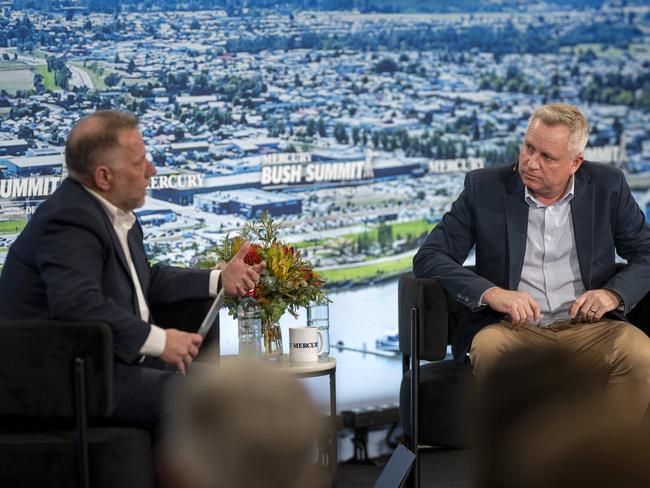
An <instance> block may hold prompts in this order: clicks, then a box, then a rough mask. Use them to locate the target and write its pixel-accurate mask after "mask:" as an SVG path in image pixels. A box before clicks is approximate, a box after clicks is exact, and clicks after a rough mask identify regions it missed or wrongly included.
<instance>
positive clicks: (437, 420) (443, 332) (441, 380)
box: [398, 265, 650, 486]
mask: <svg viewBox="0 0 650 488" xmlns="http://www.w3.org/2000/svg"><path fill="white" fill-rule="evenodd" d="M621 266H622V265H621ZM462 306H463V305H461V304H460V303H458V302H456V301H455V300H453V299H451V298H450V297H449V296H448V295H447V293H446V292H445V290H444V288H442V286H440V284H439V283H437V282H436V281H434V280H431V279H426V278H416V277H415V276H414V275H413V273H405V274H403V275H402V276H401V277H400V280H399V285H398V315H399V348H400V351H401V352H402V358H403V359H402V361H403V363H402V365H403V372H404V377H403V379H402V384H401V388H400V418H401V422H402V426H403V428H404V432H405V434H406V436H407V438H408V439H409V443H410V446H409V447H410V448H411V450H412V451H413V452H414V453H415V454H416V456H417V457H416V464H415V468H414V470H413V472H414V478H413V481H414V484H415V486H419V462H418V461H419V449H420V448H421V447H423V446H443V447H450V448H466V447H471V446H472V445H473V440H472V438H471V437H472V436H471V432H472V428H471V426H469V425H467V421H468V419H469V418H470V416H469V415H468V409H469V408H471V407H472V404H473V403H472V402H473V400H474V394H475V389H476V388H475V383H474V377H473V375H472V369H471V366H470V365H469V362H468V363H466V364H458V363H456V362H455V361H454V360H453V359H451V357H448V355H447V352H446V351H447V345H448V344H449V342H450V341H451V339H452V338H453V336H454V334H455V332H456V328H457V327H458V316H459V311H460V308H461V307H462ZM628 320H629V321H630V322H631V323H632V324H634V325H636V326H637V327H639V328H640V329H642V330H643V331H644V332H645V333H646V334H649V332H650V294H648V295H646V297H645V298H644V299H643V300H642V301H641V302H639V303H638V304H637V306H636V307H635V308H634V309H633V310H632V311H631V312H630V314H629V315H628ZM649 335H650V334H649ZM421 360H425V361H432V362H428V363H425V364H420V361H421ZM412 378H413V380H414V382H413V383H414V384H415V385H416V387H415V388H411V379H412Z"/></svg>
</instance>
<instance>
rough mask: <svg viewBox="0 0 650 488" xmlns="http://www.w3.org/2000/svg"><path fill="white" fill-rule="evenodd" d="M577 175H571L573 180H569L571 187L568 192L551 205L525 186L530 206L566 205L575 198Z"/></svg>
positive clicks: (525, 198) (527, 201)
mask: <svg viewBox="0 0 650 488" xmlns="http://www.w3.org/2000/svg"><path fill="white" fill-rule="evenodd" d="M575 182H576V180H575V176H574V175H571V181H570V182H569V189H568V190H567V192H566V193H565V194H564V196H563V197H562V198H560V199H559V200H557V201H556V202H553V203H551V204H550V205H546V204H545V203H542V202H540V201H539V200H537V198H535V197H534V196H533V194H532V192H531V191H530V190H529V189H528V187H527V186H524V200H526V203H527V204H528V206H529V207H533V208H546V207H551V206H553V205H564V204H565V203H569V202H570V201H571V200H572V199H573V193H574V190H575Z"/></svg>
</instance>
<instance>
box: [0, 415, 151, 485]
mask: <svg viewBox="0 0 650 488" xmlns="http://www.w3.org/2000/svg"><path fill="white" fill-rule="evenodd" d="M88 440H89V464H90V486H92V487H93V488H125V487H137V488H149V487H151V488H153V487H154V486H155V483H154V474H153V461H152V455H151V440H150V437H149V434H148V433H147V431H145V430H142V429H132V428H122V427H110V428H103V427H98V428H91V429H89V431H88ZM0 486H6V487H12V488H34V487H48V488H57V487H61V488H64V487H65V488H69V487H74V486H77V452H76V449H75V438H74V432H72V431H49V432H43V431H39V432H29V433H26V432H24V431H20V432H11V431H9V432H6V431H5V432H0Z"/></svg>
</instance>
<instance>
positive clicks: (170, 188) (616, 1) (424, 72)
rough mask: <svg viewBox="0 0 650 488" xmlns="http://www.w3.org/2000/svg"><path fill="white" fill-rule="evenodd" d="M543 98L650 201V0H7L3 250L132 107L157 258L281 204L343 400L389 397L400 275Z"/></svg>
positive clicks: (1, 122)
mask: <svg viewBox="0 0 650 488" xmlns="http://www.w3.org/2000/svg"><path fill="white" fill-rule="evenodd" d="M548 102H567V103H571V104H574V105H576V106H578V107H579V108H580V110H581V111H583V113H584V114H585V115H586V117H587V118H588V120H589V122H590V138H589V143H588V146H587V150H586V152H585V158H586V159H587V160H590V161H598V162H601V163H605V164H610V165H614V166H616V167H619V168H620V169H622V170H623V171H624V173H625V174H626V178H627V181H628V183H629V185H630V187H631V190H632V193H633V195H634V197H635V199H636V200H637V202H638V204H639V206H640V207H641V209H642V210H643V211H644V212H645V213H646V215H647V216H650V5H649V4H648V2H647V1H644V0H636V1H635V0H607V1H606V0H545V1H522V0H459V1H440V0H431V1H424V0H403V1H402V0H395V1H387V0H331V1H330V0H285V1H274V0H186V1H183V0H178V1H175V0H162V1H160V2H153V1H151V0H43V1H40V2H36V1H34V0H3V1H1V2H0V265H2V263H3V262H4V260H5V256H6V254H7V250H8V248H9V246H10V245H11V244H12V242H13V241H14V240H15V239H16V237H17V235H18V234H19V233H20V231H21V230H22V229H23V228H24V226H25V225H26V224H27V222H28V221H29V219H30V217H31V215H32V214H33V213H34V211H35V209H36V208H37V207H38V205H39V203H40V202H42V201H43V200H44V199H45V198H47V196H48V195H50V194H51V193H52V192H54V190H55V189H56V188H57V187H58V185H59V184H60V182H61V181H62V179H63V178H65V176H66V170H65V165H64V144H65V140H66V137H67V134H68V132H69V130H70V129H71V127H72V126H73V125H74V124H75V122H76V121H78V120H79V118H80V117H81V116H83V115H85V114H89V113H92V112H94V111H97V110H108V109H115V110H123V111H129V112H131V113H133V114H136V115H137V116H138V118H139V120H140V128H141V132H142V136H143V138H144V141H145V144H146V148H147V151H148V157H149V158H150V160H151V161H152V163H153V164H154V166H155V169H156V175H155V176H153V177H152V178H151V180H150V184H149V190H148V195H147V199H146V203H145V205H144V206H143V207H141V208H139V209H138V210H136V215H137V217H138V219H139V221H140V223H141V224H142V226H143V229H144V233H145V236H144V241H145V244H146V251H147V253H148V257H149V258H150V259H151V260H152V261H154V262H160V263H166V264H173V265H180V266H194V265H196V264H197V263H199V262H200V261H201V260H202V259H204V258H206V257H207V256H209V255H210V252H211V250H212V249H213V248H214V247H215V246H218V245H219V243H220V242H221V241H222V239H224V237H225V236H227V235H231V234H236V233H237V232H239V231H240V230H241V228H242V226H243V225H244V224H245V223H246V222H247V221H251V220H254V219H257V218H259V217H260V216H262V215H263V214H265V213H266V212H268V214H269V215H271V216H272V217H273V218H274V219H276V220H277V221H279V222H282V223H284V224H285V227H284V228H283V230H282V231H281V232H282V234H281V235H282V239H283V240H285V241H287V242H289V243H291V245H292V246H294V247H295V248H296V249H299V250H301V252H302V255H303V256H305V257H306V258H307V259H309V260H310V261H311V262H312V263H313V265H314V268H315V269H316V270H318V272H319V273H320V275H321V277H322V278H323V280H324V281H325V282H326V285H325V286H326V288H327V290H328V293H329V296H330V299H331V300H332V302H331V303H330V305H329V308H330V340H331V345H332V352H333V353H335V354H336V355H337V359H338V361H339V363H338V367H339V371H341V374H340V381H339V383H338V385H337V387H338V389H339V404H340V405H339V408H340V409H341V408H345V407H346V405H349V406H355V405H359V404H361V405H363V404H370V405H377V404H381V403H388V404H394V403H396V402H397V396H398V391H399V382H400V380H401V375H402V370H401V368H402V363H401V359H400V356H399V354H398V352H397V279H398V277H399V275H400V274H401V273H404V272H405V271H409V270H411V269H412V260H413V256H414V254H415V253H416V251H417V249H418V248H419V246H420V245H421V244H422V243H423V241H424V239H425V238H426V236H427V234H428V233H429V231H430V230H431V229H432V228H433V227H434V226H435V225H436V224H437V222H439V221H440V219H441V218H442V215H443V214H444V213H445V212H446V211H447V210H448V209H449V208H450V206H451V204H452V202H453V201H454V200H455V199H456V197H457V196H458V195H459V193H460V191H461V190H462V188H463V182H464V178H465V175H466V173H467V172H468V171H471V170H473V169H478V168H483V167H489V166H492V165H499V164H506V163H510V164H512V163H513V162H515V161H516V160H517V156H518V153H519V149H520V146H521V143H522V139H523V135H524V132H525V130H526V127H527V123H528V118H529V116H530V115H531V113H532V111H533V110H534V109H535V108H536V107H538V106H540V105H542V104H545V103H548ZM649 218H650V217H649ZM468 259H469V261H470V262H471V260H472V259H473V257H472V255H470V257H469V258H468ZM221 319H222V324H221V335H222V344H221V347H222V352H225V353H228V352H233V351H234V352H236V350H237V331H236V325H235V322H234V320H233V319H232V318H231V317H229V316H228V315H227V314H226V312H225V310H223V311H222V313H221ZM285 319H286V320H285ZM305 320H306V319H305V318H304V317H303V316H302V315H301V317H300V318H299V319H297V320H296V319H294V318H293V317H291V316H287V317H283V319H282V322H281V325H282V327H283V329H284V330H286V327H288V326H289V325H290V324H292V323H294V322H296V321H298V322H302V323H304V322H305ZM346 359H347V360H346ZM364 368H371V369H372V370H373V371H374V372H375V373H376V374H373V375H368V374H367V373H364V372H363V371H367V369H365V370H364Z"/></svg>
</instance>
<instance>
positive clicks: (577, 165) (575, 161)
mask: <svg viewBox="0 0 650 488" xmlns="http://www.w3.org/2000/svg"><path fill="white" fill-rule="evenodd" d="M584 160H585V155H584V153H578V154H577V156H576V157H575V158H573V162H572V163H571V169H572V173H571V174H575V172H576V171H578V170H579V169H580V166H581V165H582V162H583V161H584Z"/></svg>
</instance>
